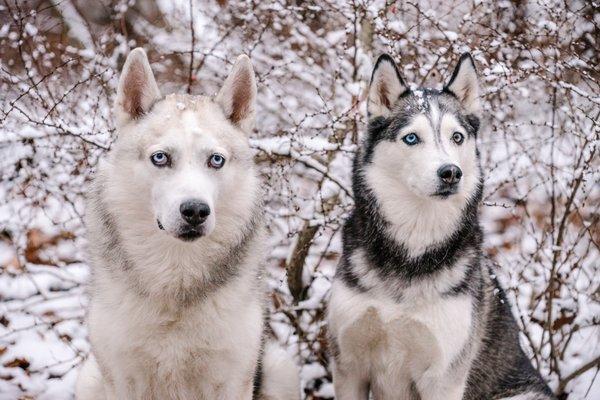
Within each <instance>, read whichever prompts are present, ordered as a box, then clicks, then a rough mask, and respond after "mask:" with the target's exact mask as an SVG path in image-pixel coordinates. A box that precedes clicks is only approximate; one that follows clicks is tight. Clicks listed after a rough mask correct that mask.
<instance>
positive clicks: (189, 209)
mask: <svg viewBox="0 0 600 400" xmlns="http://www.w3.org/2000/svg"><path fill="white" fill-rule="evenodd" d="M179 212H181V216H182V217H183V219H184V220H185V221H186V222H187V223H188V224H190V225H198V224H200V223H202V222H204V220H205V219H206V217H208V216H209V215H210V207H209V206H208V204H206V203H204V202H202V201H200V200H186V201H184V202H183V203H181V205H180V206H179Z"/></svg>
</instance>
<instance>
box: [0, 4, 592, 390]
mask: <svg viewBox="0 0 600 400" xmlns="http://www.w3.org/2000/svg"><path fill="white" fill-rule="evenodd" d="M599 25H600V3H598V1H597V0H592V1H590V0H586V1H570V0H564V1H563V0H500V1H492V0H487V1H484V0H448V1H438V0H431V1H427V0H423V1H419V0H413V1H399V2H391V1H387V2H385V1H382V0H377V1H371V0H354V1H340V0H313V1H293V0H277V1H272V2H270V1H260V0H253V1H250V0H248V1H233V0H230V1H227V0H219V1H200V0H190V1H187V0H179V1H169V0H155V1H141V0H138V1H135V0H64V1H61V0H34V1H24V0H2V1H0V54H1V60H0V93H1V95H0V109H1V112H0V301H1V303H0V399H18V398H20V399H70V398H72V397H73V394H72V390H73V384H74V381H75V378H76V374H77V368H78V366H79V365H80V364H81V362H82V360H83V359H84V358H85V357H86V355H87V353H88V350H89V346H88V343H87V341H86V328H85V324H84V317H85V305H86V294H85V293H86V292H85V290H86V281H87V278H88V276H89V271H88V267H87V265H86V255H85V247H86V242H85V237H84V234H85V227H84V225H83V222H82V215H83V214H84V212H85V207H84V197H85V193H86V187H87V185H88V182H89V179H90V177H91V176H92V174H93V171H94V167H95V165H96V164H97V162H98V159H99V158H100V157H101V156H102V155H103V154H104V153H105V152H106V151H107V150H108V149H110V147H111V143H112V141H113V140H114V123H113V119H112V114H111V106H112V101H113V98H114V95H115V88H116V84H117V80H118V73H119V70H120V68H121V66H122V63H123V61H124V58H125V56H126V55H127V53H128V52H129V50H130V49H132V48H133V47H135V46H143V47H144V48H145V49H146V50H147V51H148V54H149V58H150V60H151V62H152V63H153V69H154V71H155V74H156V76H157V80H158V82H159V85H160V86H161V89H162V91H163V93H168V92H173V91H177V92H188V93H193V94H214V93H216V91H217V90H218V88H219V86H220V84H221V82H222V81H223V79H224V78H225V76H226V74H227V72H228V71H229V69H230V67H231V64H232V62H233V61H234V60H235V58H236V56H237V55H238V54H240V53H246V54H248V55H249V56H250V57H251V59H252V63H253V65H254V68H255V70H256V73H257V78H258V86H259V107H258V124H257V129H256V131H255V134H254V136H253V137H252V140H251V145H252V147H253V148H254V149H255V150H256V161H257V162H258V163H259V165H260V168H261V171H262V173H263V178H264V182H265V185H264V187H265V198H266V200H267V213H266V214H267V217H268V226H269V229H270V233H271V236H270V237H271V239H270V245H271V248H272V250H271V251H270V252H269V253H268V254H267V255H266V257H267V265H268V271H269V276H270V278H269V287H270V289H271V292H270V295H269V296H270V297H269V299H270V311H271V312H270V321H269V322H270V324H269V325H270V327H271V328H272V331H273V334H274V335H275V336H276V337H277V338H278V340H279V341H280V342H281V343H282V344H284V345H286V346H287V349H288V350H289V351H290V353H293V354H294V355H295V356H296V359H297V361H298V363H299V364H301V365H302V380H303V390H304V393H305V394H306V399H328V398H332V395H333V388H332V385H331V383H330V381H331V375H330V372H329V369H328V360H327V339H326V326H325V324H324V304H325V300H326V298H327V293H328V289H329V286H330V283H331V278H332V275H333V273H334V270H335V266H336V263H337V261H338V258H339V256H340V247H341V246H340V227H341V225H342V223H343V221H344V218H345V216H347V214H348V212H349V210H350V209H351V207H352V191H351V189H350V186H351V185H350V178H349V176H350V168H351V160H352V157H353V154H354V152H355V150H356V147H357V143H358V142H359V140H360V139H361V135H362V132H363V131H364V127H365V89H366V88H367V85H368V79H369V76H370V73H371V69H372V67H373V62H374V60H375V59H376V57H377V56H378V55H379V54H380V53H382V52H388V53H390V54H391V55H393V57H394V58H395V59H396V60H397V61H398V62H399V63H400V65H401V70H402V72H403V74H404V75H405V77H406V78H407V80H408V81H409V82H412V84H413V85H423V84H425V85H430V86H434V87H440V86H441V83H442V81H443V80H445V79H447V78H448V76H449V73H450V71H452V68H453V67H454V65H455V63H456V61H457V59H458V57H459V55H460V53H461V52H463V51H466V50H470V51H471V52H472V54H473V55H474V58H475V60H476V62H477V65H478V69H479V72H480V74H481V84H482V86H483V103H484V107H483V114H484V119H483V127H482V131H481V134H480V137H479V144H480V149H481V152H482V161H483V165H484V170H485V184H486V190H485V195H484V206H483V207H482V214H483V227H484V230H485V232H486V235H487V236H486V242H485V246H486V252H487V254H488V255H489V256H490V257H492V258H493V259H494V260H495V261H496V262H497V264H498V265H499V267H498V275H499V277H500V279H501V281H502V282H503V284H504V285H505V287H506V288H507V289H508V292H509V296H510V297H511V299H512V301H513V304H514V307H513V312H514V314H515V316H516V317H517V321H518V323H519V325H520V327H521V328H522V332H523V333H522V337H521V339H522V343H523V345H524V347H525V348H526V350H527V352H528V354H529V355H530V357H531V359H532V362H533V364H534V365H535V366H536V368H538V369H539V370H540V371H541V373H542V375H543V376H544V377H546V378H547V379H548V380H549V382H550V385H551V386H552V388H553V390H554V391H555V392H556V393H557V394H558V395H559V396H560V398H561V399H567V398H568V399H569V400H577V399H590V400H591V399H598V398H600V377H598V375H599V374H600V225H599V224H598V220H599V219H600V210H599V208H600V157H599V154H598V153H599V151H600V149H599V143H600V128H599V116H600V90H599V83H600V67H599V65H598V61H599V60H598V58H599V57H598V50H599V49H598V48H599V46H600V35H599V33H600V29H599ZM286 271H287V274H286Z"/></svg>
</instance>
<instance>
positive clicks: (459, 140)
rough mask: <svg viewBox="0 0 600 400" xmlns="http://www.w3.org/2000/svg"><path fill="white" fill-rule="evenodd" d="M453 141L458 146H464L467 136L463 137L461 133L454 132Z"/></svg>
mask: <svg viewBox="0 0 600 400" xmlns="http://www.w3.org/2000/svg"><path fill="white" fill-rule="evenodd" d="M452 140H453V141H454V143H456V144H462V142H464V140H465V135H463V134H462V133H460V132H454V133H453V134H452Z"/></svg>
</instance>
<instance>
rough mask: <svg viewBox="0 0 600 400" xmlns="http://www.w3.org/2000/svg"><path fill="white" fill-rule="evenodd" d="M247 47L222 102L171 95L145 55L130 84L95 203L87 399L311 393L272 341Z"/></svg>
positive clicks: (132, 64) (83, 385) (123, 89)
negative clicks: (159, 84) (267, 338)
mask: <svg viewBox="0 0 600 400" xmlns="http://www.w3.org/2000/svg"><path fill="white" fill-rule="evenodd" d="M255 101H256V83H255V77H254V72H253V70H252V65H251V64H250V60H249V59H248V57H246V56H240V57H239V58H238V60H237V62H236V64H235V65H234V67H233V70H232V72H231V73H230V75H229V77H228V78H227V80H226V81H225V83H224V85H223V87H222V89H221V91H220V92H219V94H218V95H217V96H216V97H215V98H208V97H202V96H189V95H169V96H166V97H163V96H161V94H160V92H159V90H158V87H157V84H156V82H155V80H154V76H153V74H152V70H151V69H150V64H149V63H148V59H147V57H146V53H145V52H144V51H143V50H142V49H136V50H133V51H132V52H131V54H130V55H129V57H128V58H127V61H126V62H125V65H124V67H123V73H122V75H121V79H120V82H119V87H118V93H117V99H116V104H115V113H116V117H117V132H118V138H117V140H116V142H115V143H114V145H113V148H112V149H111V151H110V152H109V154H108V156H107V159H106V160H104V162H103V163H102V165H101V166H100V167H99V170H98V173H97V176H96V177H95V180H94V184H93V188H92V190H91V193H90V199H89V200H90V201H89V205H88V211H87V227H88V238H89V246H90V253H91V264H92V283H91V288H90V295H91V299H90V305H89V315H88V325H89V336H90V342H91V345H92V353H93V356H91V357H90V358H89V359H88V360H87V361H86V364H85V365H84V366H83V368H82V371H81V373H80V377H79V380H78V382H77V388H76V395H77V398H78V399H81V400H88V399H123V400H124V399H143V400H150V399H156V400H163V399H181V400H196V399H205V400H213V399H221V400H232V399H235V400H237V399H248V400H249V399H252V398H254V399H264V400H266V399H269V400H274V399H279V400H287V399H298V398H299V396H300V387H299V377H298V374H297V369H296V367H295V365H294V364H293V361H292V360H291V359H290V358H289V357H286V354H285V352H284V351H283V350H282V349H279V348H277V347H276V346H275V345H273V344H271V343H269V342H267V343H265V339H264V313H265V305H266V303H265V295H264V292H263V282H262V281H261V275H262V274H263V271H262V268H261V265H262V257H263V255H264V251H263V246H262V243H263V242H264V238H263V228H262V224H261V222H262V221H261V214H262V206H261V203H262V202H261V199H260V197H261V196H260V192H261V191H260V188H259V186H260V185H259V180H258V177H257V173H256V171H255V168H254V162H253V154H252V151H251V149H250V147H249V145H248V139H247V135H248V133H249V132H250V131H251V129H252V126H253V124H254V115H255Z"/></svg>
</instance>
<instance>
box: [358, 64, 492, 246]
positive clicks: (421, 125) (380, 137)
mask: <svg viewBox="0 0 600 400" xmlns="http://www.w3.org/2000/svg"><path fill="white" fill-rule="evenodd" d="M478 97H479V86H478V79H477V72H476V70H475V66H474V63H473V60H472V58H471V56H470V55H469V54H465V55H463V56H462V57H461V58H460V61H459V63H458V65H457V67H456V69H455V71H454V73H453V75H452V77H451V78H450V79H449V81H448V83H447V85H446V86H445V87H444V88H443V89H442V90H434V89H426V88H419V89H414V90H411V89H410V88H409V86H408V85H407V84H406V83H405V82H404V80H403V79H402V77H401V74H400V71H399V70H398V67H397V66H396V64H395V63H394V61H393V60H392V58H391V57H390V56H388V55H383V56H381V57H380V58H379V59H378V60H377V63H376V65H375V68H374V70H373V75H372V78H371V84H370V88H369V94H368V100H367V111H368V115H369V132H368V135H367V137H366V140H365V143H364V146H363V149H362V152H361V154H360V156H359V157H360V158H359V160H358V168H356V170H355V173H356V174H358V175H359V176H360V180H361V181H364V184H365V185H366V186H367V188H368V189H369V190H370V191H371V192H372V193H373V194H374V195H375V197H376V199H377V201H378V203H379V204H380V205H381V207H382V209H383V212H384V214H385V216H386V218H387V219H388V220H389V221H390V222H392V224H394V225H395V226H396V228H397V229H398V228H399V227H401V226H402V229H403V230H407V229H408V230H411V228H410V226H412V225H414V224H425V226H427V223H426V218H427V216H433V218H435V220H433V221H431V222H432V229H433V228H434V227H437V231H436V233H435V234H433V237H431V236H432V235H429V229H427V231H428V234H427V235H425V236H427V237H420V236H419V235H416V236H419V237H418V238H416V239H415V240H416V241H420V242H421V243H422V245H417V246H416V247H418V248H419V249H420V250H422V247H423V246H426V245H428V244H430V243H431V239H433V240H434V241H435V239H436V238H435V236H436V235H439V238H438V239H440V238H443V237H444V236H445V235H446V234H447V233H448V232H451V231H452V229H453V228H454V224H455V223H456V222H457V220H458V215H459V214H460V212H461V210H464V207H465V205H466V204H467V203H469V202H470V201H472V199H473V198H474V197H476V194H477V193H478V190H479V186H480V181H481V172H480V168H479V162H478V153H477V147H476V136H477V131H478V129H479V119H478V115H479V99H478ZM415 216H421V217H420V219H416V217H415ZM423 216H425V217H423ZM407 236H411V235H407ZM412 236H414V235H412ZM405 239H406V238H405ZM409 247H410V246H409ZM413 247H415V246H413ZM417 252H418V251H417Z"/></svg>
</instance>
